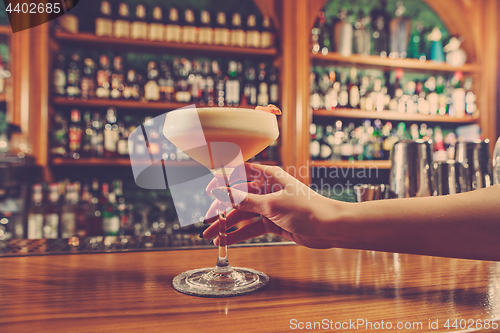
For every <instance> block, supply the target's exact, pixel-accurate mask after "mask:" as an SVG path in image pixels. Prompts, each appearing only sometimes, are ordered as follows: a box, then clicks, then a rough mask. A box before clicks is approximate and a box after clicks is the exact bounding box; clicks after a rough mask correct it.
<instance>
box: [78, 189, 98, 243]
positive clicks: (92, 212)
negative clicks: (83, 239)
mask: <svg viewBox="0 0 500 333" xmlns="http://www.w3.org/2000/svg"><path fill="white" fill-rule="evenodd" d="M82 198H83V197H82ZM88 198H89V201H88V205H89V207H84V208H85V210H87V211H88V215H87V216H86V217H85V219H86V220H85V224H86V234H87V236H101V234H102V213H101V209H100V205H99V180H97V179H93V180H92V187H91V192H90V193H89V194H88Z"/></svg>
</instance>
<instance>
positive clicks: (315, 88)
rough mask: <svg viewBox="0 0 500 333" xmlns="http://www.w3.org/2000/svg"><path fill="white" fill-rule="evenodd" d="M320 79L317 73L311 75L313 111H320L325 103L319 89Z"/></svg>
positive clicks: (310, 85)
mask: <svg viewBox="0 0 500 333" xmlns="http://www.w3.org/2000/svg"><path fill="white" fill-rule="evenodd" d="M318 82H319V79H318V77H317V76H316V73H315V72H314V71H313V72H311V73H310V74H309V90H310V91H311V96H310V100H309V105H311V107H312V109H313V110H319V109H321V107H322V106H323V104H324V102H323V100H322V96H321V93H320V90H319V89H320V88H319V84H318Z"/></svg>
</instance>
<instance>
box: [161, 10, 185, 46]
mask: <svg viewBox="0 0 500 333" xmlns="http://www.w3.org/2000/svg"><path fill="white" fill-rule="evenodd" d="M164 40H165V42H174V43H180V42H181V26H180V25H179V10H178V9H177V8H174V7H171V8H170V10H169V12H168V22H167V24H166V25H165V37H164Z"/></svg>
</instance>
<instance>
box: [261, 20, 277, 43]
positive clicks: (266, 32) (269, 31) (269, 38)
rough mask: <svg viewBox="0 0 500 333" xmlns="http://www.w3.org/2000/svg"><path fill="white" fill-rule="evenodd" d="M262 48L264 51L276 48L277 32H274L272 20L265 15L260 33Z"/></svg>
mask: <svg viewBox="0 0 500 333" xmlns="http://www.w3.org/2000/svg"><path fill="white" fill-rule="evenodd" d="M260 38H261V40H260V46H261V47H262V48H263V49H268V48H271V47H274V39H275V32H274V30H273V25H272V22H271V18H270V17H269V16H267V15H264V17H263V18H262V30H261V32H260Z"/></svg>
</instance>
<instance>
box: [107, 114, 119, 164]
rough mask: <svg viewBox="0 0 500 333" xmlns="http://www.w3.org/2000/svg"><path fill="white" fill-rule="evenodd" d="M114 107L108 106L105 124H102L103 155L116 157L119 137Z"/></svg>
mask: <svg viewBox="0 0 500 333" xmlns="http://www.w3.org/2000/svg"><path fill="white" fill-rule="evenodd" d="M119 138H120V137H119V132H118V124H117V119H116V109H114V108H109V109H108V111H107V112H106V125H104V156H105V157H107V158H109V157H116V156H117V155H118V152H117V146H118V139H119Z"/></svg>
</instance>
